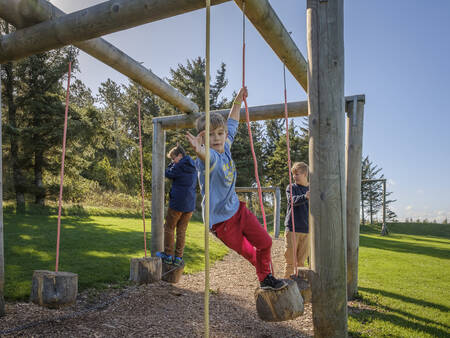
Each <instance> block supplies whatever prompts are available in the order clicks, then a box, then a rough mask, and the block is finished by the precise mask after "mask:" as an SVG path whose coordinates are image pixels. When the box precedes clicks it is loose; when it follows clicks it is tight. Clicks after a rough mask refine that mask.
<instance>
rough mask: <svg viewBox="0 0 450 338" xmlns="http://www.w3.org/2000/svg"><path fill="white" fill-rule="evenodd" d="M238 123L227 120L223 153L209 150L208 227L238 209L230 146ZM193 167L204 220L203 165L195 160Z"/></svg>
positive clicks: (227, 217) (234, 171)
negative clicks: (196, 177) (195, 170)
mask: <svg viewBox="0 0 450 338" xmlns="http://www.w3.org/2000/svg"><path fill="white" fill-rule="evenodd" d="M238 125H239V122H238V121H236V120H233V119H228V121H227V126H228V138H227V140H226V142H225V146H224V152H223V153H218V152H217V151H215V150H214V149H210V152H209V153H210V183H209V187H210V202H209V203H210V210H209V227H210V228H212V226H213V225H214V224H217V223H220V222H223V221H226V220H227V219H230V218H231V217H233V215H234V214H235V213H236V212H237V211H238V209H239V198H238V196H237V195H236V191H235V185H236V167H235V165H234V162H233V159H232V158H231V150H230V149H231V144H232V143H233V140H234V136H235V135H236V132H237V127H238ZM195 165H196V167H197V169H198V172H199V173H198V180H199V183H200V188H201V192H202V196H203V200H202V209H203V219H204V218H205V164H204V163H203V161H202V160H200V159H199V158H197V159H196V160H195Z"/></svg>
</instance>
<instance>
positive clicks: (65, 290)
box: [30, 270, 78, 308]
mask: <svg viewBox="0 0 450 338" xmlns="http://www.w3.org/2000/svg"><path fill="white" fill-rule="evenodd" d="M77 294H78V275H77V274H76V273H71V272H62V271H58V272H55V271H47V270H35V271H34V272H33V280H32V283H31V295H30V300H31V301H32V302H33V303H35V304H38V305H41V306H45V307H48V308H59V307H63V306H66V305H71V304H73V303H75V301H76V299H77Z"/></svg>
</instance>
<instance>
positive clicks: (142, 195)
mask: <svg viewBox="0 0 450 338" xmlns="http://www.w3.org/2000/svg"><path fill="white" fill-rule="evenodd" d="M137 106H138V120H139V154H140V156H139V157H140V162H141V199H142V224H143V226H144V252H145V257H147V234H146V232H145V206H144V165H143V163H142V162H143V160H142V133H141V100H140V99H139V88H138V101H137Z"/></svg>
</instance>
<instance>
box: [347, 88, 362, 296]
mask: <svg viewBox="0 0 450 338" xmlns="http://www.w3.org/2000/svg"><path fill="white" fill-rule="evenodd" d="M363 121H364V102H363V101H358V99H357V98H356V97H355V99H354V100H353V101H352V102H350V103H349V104H348V110H347V140H346V149H345V150H346V151H345V163H346V171H345V176H346V182H347V297H348V299H353V298H354V297H355V296H356V294H357V292H358V252H359V226H360V218H359V217H360V214H359V209H360V201H361V158H362V142H363Z"/></svg>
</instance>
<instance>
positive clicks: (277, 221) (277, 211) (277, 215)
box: [273, 187, 281, 238]
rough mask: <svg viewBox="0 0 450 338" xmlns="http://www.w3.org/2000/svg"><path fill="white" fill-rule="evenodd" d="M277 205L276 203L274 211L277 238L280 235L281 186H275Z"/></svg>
mask: <svg viewBox="0 0 450 338" xmlns="http://www.w3.org/2000/svg"><path fill="white" fill-rule="evenodd" d="M274 195H275V203H274V204H275V205H274V211H273V218H274V220H273V224H274V227H275V238H278V237H279V236H280V226H281V224H280V206H281V194H280V188H278V187H276V188H275V194H274Z"/></svg>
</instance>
